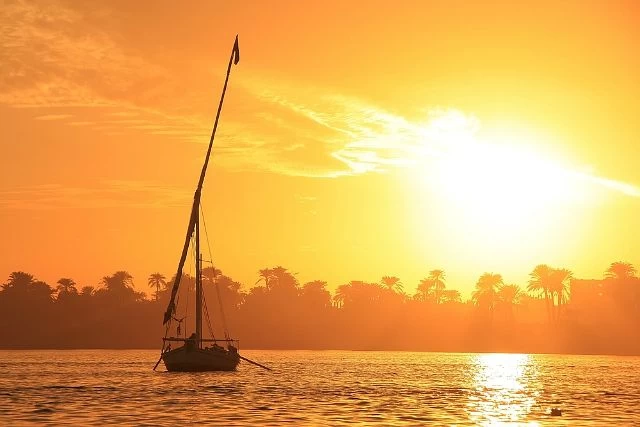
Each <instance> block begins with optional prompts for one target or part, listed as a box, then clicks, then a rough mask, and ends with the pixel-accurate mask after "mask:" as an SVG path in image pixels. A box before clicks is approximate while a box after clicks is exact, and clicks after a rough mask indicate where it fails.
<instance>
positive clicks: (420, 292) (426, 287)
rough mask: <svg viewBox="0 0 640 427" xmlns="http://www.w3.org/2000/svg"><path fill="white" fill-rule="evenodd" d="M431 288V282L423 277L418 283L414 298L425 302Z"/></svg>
mask: <svg viewBox="0 0 640 427" xmlns="http://www.w3.org/2000/svg"><path fill="white" fill-rule="evenodd" d="M431 288H433V280H431V279H430V278H428V277H425V278H424V279H422V280H420V283H418V289H417V291H416V294H415V296H414V298H415V299H417V300H419V301H426V300H427V299H428V298H429V295H431Z"/></svg>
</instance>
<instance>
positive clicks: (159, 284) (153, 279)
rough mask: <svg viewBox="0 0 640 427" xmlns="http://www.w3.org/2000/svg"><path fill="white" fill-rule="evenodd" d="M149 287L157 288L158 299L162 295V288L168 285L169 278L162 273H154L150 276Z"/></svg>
mask: <svg viewBox="0 0 640 427" xmlns="http://www.w3.org/2000/svg"><path fill="white" fill-rule="evenodd" d="M147 283H148V284H149V287H151V288H156V301H158V298H159V297H160V288H162V289H164V288H165V286H167V279H166V277H164V275H162V274H160V273H153V274H152V275H150V276H149V280H148V282H147Z"/></svg>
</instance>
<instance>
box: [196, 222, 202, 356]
mask: <svg viewBox="0 0 640 427" xmlns="http://www.w3.org/2000/svg"><path fill="white" fill-rule="evenodd" d="M201 340H202V255H201V254H200V215H197V218H196V342H197V346H198V348H201V343H202V341H201Z"/></svg>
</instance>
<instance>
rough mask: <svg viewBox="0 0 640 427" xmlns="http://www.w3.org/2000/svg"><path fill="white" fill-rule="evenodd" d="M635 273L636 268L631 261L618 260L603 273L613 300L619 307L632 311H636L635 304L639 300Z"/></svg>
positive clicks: (639, 294) (639, 295)
mask: <svg viewBox="0 0 640 427" xmlns="http://www.w3.org/2000/svg"><path fill="white" fill-rule="evenodd" d="M636 273H637V271H636V268H635V267H634V266H633V265H632V264H631V263H628V262H621V261H618V262H614V263H612V264H611V265H610V266H609V268H608V269H607V271H606V272H605V274H604V277H605V282H608V283H607V287H608V288H609V292H611V295H612V296H613V298H614V300H615V301H616V302H617V303H618V304H619V305H620V306H621V308H625V309H626V310H630V311H632V312H637V304H638V302H640V293H638V289H640V287H639V286H638V278H637V277H636ZM633 285H635V286H633Z"/></svg>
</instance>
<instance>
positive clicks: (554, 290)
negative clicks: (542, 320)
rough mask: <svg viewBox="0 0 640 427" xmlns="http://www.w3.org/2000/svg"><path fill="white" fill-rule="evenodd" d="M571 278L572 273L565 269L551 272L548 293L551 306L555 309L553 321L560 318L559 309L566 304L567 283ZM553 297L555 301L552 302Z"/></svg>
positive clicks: (567, 294)
mask: <svg viewBox="0 0 640 427" xmlns="http://www.w3.org/2000/svg"><path fill="white" fill-rule="evenodd" d="M572 278H573V273H572V272H571V271H569V270H567V269H566V268H558V269H553V270H552V271H551V277H550V283H549V291H550V294H551V306H552V307H555V319H556V321H557V320H558V319H559V318H560V307H561V306H562V305H563V304H566V302H567V298H568V296H569V282H570V281H571V279H572ZM554 296H555V298H556V300H557V304H556V302H554Z"/></svg>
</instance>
